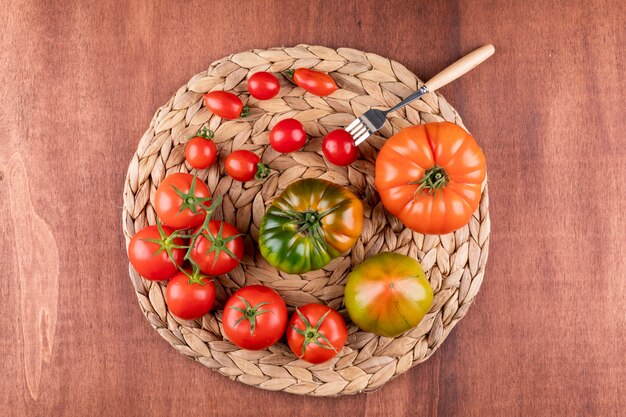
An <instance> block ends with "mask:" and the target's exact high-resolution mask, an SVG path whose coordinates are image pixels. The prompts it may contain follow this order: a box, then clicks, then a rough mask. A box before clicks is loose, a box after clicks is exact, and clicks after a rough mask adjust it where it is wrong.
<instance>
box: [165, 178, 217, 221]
mask: <svg viewBox="0 0 626 417" xmlns="http://www.w3.org/2000/svg"><path fill="white" fill-rule="evenodd" d="M210 198H211V192H210V191H209V188H208V187H207V186H206V184H205V183H204V182H202V181H200V180H199V179H198V178H197V177H196V176H194V175H191V174H187V173H185V172H179V173H177V174H171V175H168V176H167V177H165V179H164V180H163V181H162V182H161V184H159V187H158V188H157V190H156V194H155V196H154V210H155V211H156V213H157V216H159V219H161V221H163V224H166V225H168V226H170V227H173V228H175V229H188V228H191V227H196V226H199V225H200V224H202V222H203V221H204V218H205V217H206V208H208V207H209V206H210V203H209V202H208V201H209V200H210Z"/></svg>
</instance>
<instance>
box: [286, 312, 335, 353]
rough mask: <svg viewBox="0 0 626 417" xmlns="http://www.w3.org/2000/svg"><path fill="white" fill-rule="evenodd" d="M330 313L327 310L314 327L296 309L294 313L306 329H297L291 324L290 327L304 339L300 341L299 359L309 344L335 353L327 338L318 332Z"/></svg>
mask: <svg viewBox="0 0 626 417" xmlns="http://www.w3.org/2000/svg"><path fill="white" fill-rule="evenodd" d="M331 311H332V310H328V311H327V312H326V313H324V315H322V317H320V319H319V320H318V321H317V323H316V324H315V326H312V325H311V322H310V321H309V320H308V319H307V318H306V317H305V316H304V314H302V313H301V312H300V310H298V308H296V313H297V314H298V317H300V320H302V322H303V323H304V325H305V326H306V328H304V329H298V328H297V327H296V326H294V325H293V324H292V325H291V328H292V329H293V331H294V332H296V333H298V334H299V335H301V336H302V337H303V338H304V340H303V341H302V354H301V355H300V356H299V357H300V358H302V357H303V356H304V354H305V353H306V348H307V346H309V345H310V344H311V343H313V344H314V345H317V346H319V347H321V348H323V349H329V350H334V351H335V352H337V349H335V347H334V346H333V345H332V343H330V340H328V338H327V337H326V336H325V335H324V334H323V333H321V332H320V331H319V330H320V327H321V326H322V323H324V320H325V319H326V317H327V316H328V315H329V314H330V312H331ZM320 339H321V341H320Z"/></svg>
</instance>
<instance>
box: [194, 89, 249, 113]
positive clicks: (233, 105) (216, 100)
mask: <svg viewBox="0 0 626 417" xmlns="http://www.w3.org/2000/svg"><path fill="white" fill-rule="evenodd" d="M204 105H205V106H206V107H207V108H208V109H209V110H210V111H211V112H213V113H214V114H216V115H218V116H219V117H221V118H222V119H237V118H238V117H246V116H247V115H248V108H247V107H244V106H243V102H242V101H241V99H240V98H239V97H237V96H236V95H234V94H233V93H229V92H228V91H211V92H210V93H206V94H205V95H204Z"/></svg>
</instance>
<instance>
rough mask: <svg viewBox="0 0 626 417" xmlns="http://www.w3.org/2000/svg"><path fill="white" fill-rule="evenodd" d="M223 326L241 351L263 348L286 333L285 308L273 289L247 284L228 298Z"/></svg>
mask: <svg viewBox="0 0 626 417" xmlns="http://www.w3.org/2000/svg"><path fill="white" fill-rule="evenodd" d="M222 323H223V325H224V333H226V336H227V337H228V338H229V339H230V341H231V342H233V343H234V344H236V345H237V346H239V347H240V348H243V349H251V350H259V349H265V348H266V347H268V346H271V345H273V344H274V343H276V342H278V340H279V339H280V338H281V336H282V335H283V333H284V332H285V327H286V326H287V306H285V302H284V301H283V299H282V298H281V296H280V295H278V293H277V292H276V291H274V290H273V289H271V288H268V287H264V286H263V285H250V286H247V287H243V288H242V289H240V290H239V291H237V292H236V293H234V294H233V295H232V297H230V298H229V299H228V302H227V303H226V305H225V306H224V315H223V316H222Z"/></svg>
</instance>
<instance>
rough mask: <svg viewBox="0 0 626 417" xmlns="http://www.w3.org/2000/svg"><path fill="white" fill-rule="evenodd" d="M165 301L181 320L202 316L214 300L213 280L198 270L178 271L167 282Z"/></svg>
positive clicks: (209, 308)
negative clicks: (189, 271)
mask: <svg viewBox="0 0 626 417" xmlns="http://www.w3.org/2000/svg"><path fill="white" fill-rule="evenodd" d="M165 302H166V303H167V308H168V309H169V310H170V312H171V313H172V314H173V315H175V316H176V317H179V318H181V319H183V320H195V319H197V318H200V317H202V316H204V315H205V314H206V313H208V312H209V311H210V310H211V308H212V307H213V303H214V302H215V286H214V285H213V282H212V281H211V280H210V279H209V278H207V277H206V276H204V275H201V274H200V273H199V272H198V271H195V272H192V273H188V272H182V271H181V272H179V273H178V274H176V275H174V276H173V277H172V279H170V281H169V282H168V284H167V288H166V290H165Z"/></svg>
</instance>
